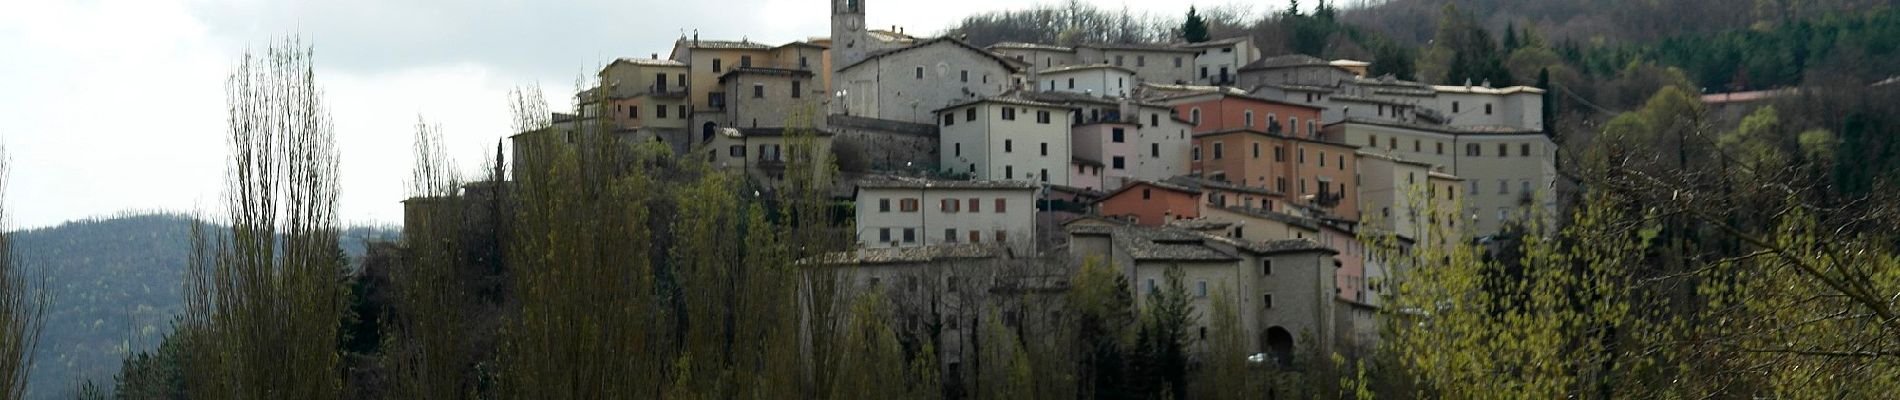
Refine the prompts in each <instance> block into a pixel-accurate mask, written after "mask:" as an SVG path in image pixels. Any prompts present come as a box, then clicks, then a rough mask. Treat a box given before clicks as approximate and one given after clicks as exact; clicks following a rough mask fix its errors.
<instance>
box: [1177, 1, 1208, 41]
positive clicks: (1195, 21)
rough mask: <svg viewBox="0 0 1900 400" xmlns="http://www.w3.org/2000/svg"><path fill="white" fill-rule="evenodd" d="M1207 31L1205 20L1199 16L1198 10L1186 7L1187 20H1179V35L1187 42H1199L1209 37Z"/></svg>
mask: <svg viewBox="0 0 1900 400" xmlns="http://www.w3.org/2000/svg"><path fill="white" fill-rule="evenodd" d="M1207 35H1208V33H1207V20H1206V19H1202V18H1201V14H1200V11H1198V10H1195V9H1194V7H1193V6H1189V7H1188V14H1187V20H1186V21H1183V22H1181V36H1182V38H1184V39H1187V41H1188V43H1200V42H1205V41H1208V39H1210V38H1209V37H1208V36H1207Z"/></svg>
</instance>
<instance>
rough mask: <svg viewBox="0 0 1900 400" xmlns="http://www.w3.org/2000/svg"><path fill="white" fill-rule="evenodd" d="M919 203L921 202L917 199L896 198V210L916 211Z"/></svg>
mask: <svg viewBox="0 0 1900 400" xmlns="http://www.w3.org/2000/svg"><path fill="white" fill-rule="evenodd" d="M919 203H921V202H919V201H917V199H903V200H898V201H897V210H898V211H903V212H917V209H918V208H919V207H918V206H919V205H920V204H919Z"/></svg>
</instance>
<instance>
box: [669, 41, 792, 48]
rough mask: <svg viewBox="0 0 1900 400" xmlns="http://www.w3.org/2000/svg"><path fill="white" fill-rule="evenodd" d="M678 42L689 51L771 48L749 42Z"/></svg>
mask: <svg viewBox="0 0 1900 400" xmlns="http://www.w3.org/2000/svg"><path fill="white" fill-rule="evenodd" d="M680 41H682V42H685V44H686V48H689V49H769V48H772V47H771V46H767V45H765V44H764V43H756V42H753V41H751V40H698V39H680Z"/></svg>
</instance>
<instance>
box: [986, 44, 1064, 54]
mask: <svg viewBox="0 0 1900 400" xmlns="http://www.w3.org/2000/svg"><path fill="white" fill-rule="evenodd" d="M989 48H990V49H1023V50H1048V51H1062V52H1075V48H1074V47H1063V46H1057V45H1052V44H1041V43H1024V42H1002V43H997V44H992V45H990V47H989Z"/></svg>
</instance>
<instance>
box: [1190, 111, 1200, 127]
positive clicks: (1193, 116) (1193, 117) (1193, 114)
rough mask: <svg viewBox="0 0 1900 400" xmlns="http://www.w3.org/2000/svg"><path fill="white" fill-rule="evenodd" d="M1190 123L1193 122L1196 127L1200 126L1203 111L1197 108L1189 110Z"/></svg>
mask: <svg viewBox="0 0 1900 400" xmlns="http://www.w3.org/2000/svg"><path fill="white" fill-rule="evenodd" d="M1188 122H1191V123H1193V124H1195V125H1200V124H1201V109H1199V108H1196V109H1192V110H1188Z"/></svg>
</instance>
